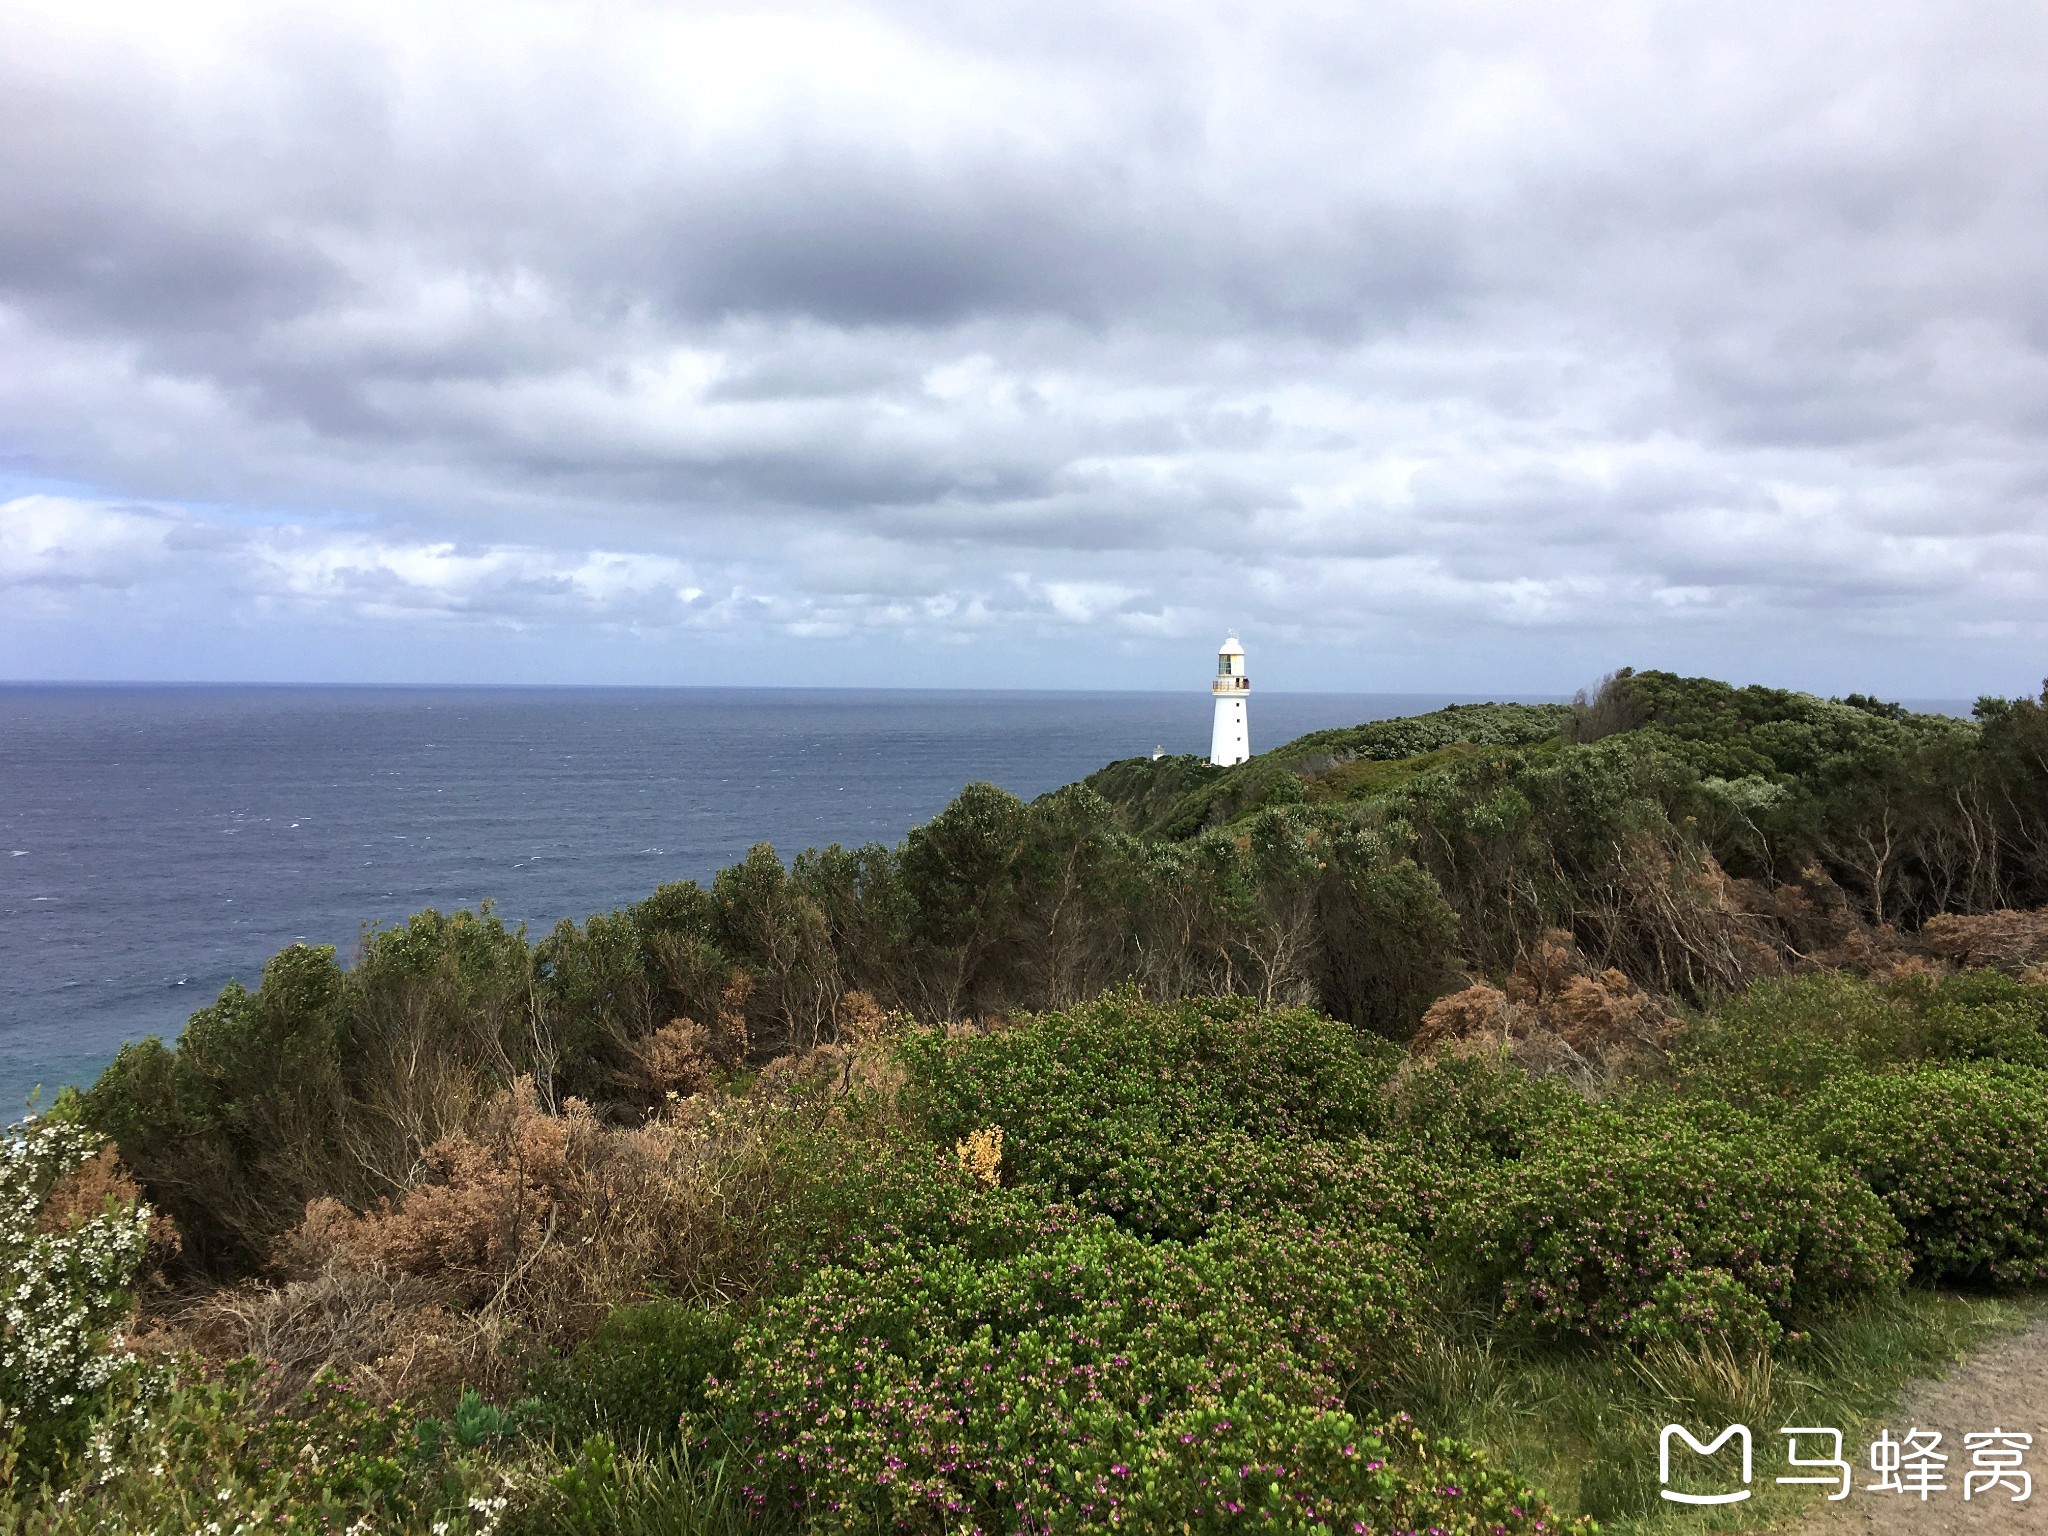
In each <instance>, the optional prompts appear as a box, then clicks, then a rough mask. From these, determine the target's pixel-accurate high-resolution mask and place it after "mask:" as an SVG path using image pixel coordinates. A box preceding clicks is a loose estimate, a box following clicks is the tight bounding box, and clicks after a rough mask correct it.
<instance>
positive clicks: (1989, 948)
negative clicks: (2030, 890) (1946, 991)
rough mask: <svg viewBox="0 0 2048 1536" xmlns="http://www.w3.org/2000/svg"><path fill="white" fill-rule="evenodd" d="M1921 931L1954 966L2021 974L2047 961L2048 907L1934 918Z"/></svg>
mask: <svg viewBox="0 0 2048 1536" xmlns="http://www.w3.org/2000/svg"><path fill="white" fill-rule="evenodd" d="M1921 933H1922V934H1923V936H1924V937H1925V938H1926V940H1927V944H1928V947H1929V948H1930V949H1932V950H1933V951H1934V953H1935V954H1937V955H1939V956H1940V957H1941V958H1942V959H1944V960H1946V961H1948V962H1949V964H1951V965H1954V966H1973V967H1974V966H1981V967H1989V968H1994V969H1997V970H2001V971H2008V972H2013V973H2018V972H2020V971H2024V970H2026V969H2027V968H2028V967H2030V966H2034V965H2039V964H2042V963H2043V962H2048V907H2042V908H2039V909H2038V910H2036V911H2033V912H2019V911H2012V910H2005V911H1999V912H1984V913H1980V914H1978V915H1976V916H1974V917H1963V916H1957V915H1954V914H1944V915H1943V916H1941V917H1931V918H1929V919H1928V920H1927V924H1926V926H1925V927H1924V928H1923V929H1921Z"/></svg>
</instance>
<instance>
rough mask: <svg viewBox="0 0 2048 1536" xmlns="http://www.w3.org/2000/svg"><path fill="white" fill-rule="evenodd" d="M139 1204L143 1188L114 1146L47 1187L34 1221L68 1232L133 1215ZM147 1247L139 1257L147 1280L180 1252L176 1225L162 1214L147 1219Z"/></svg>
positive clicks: (40, 1226)
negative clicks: (110, 1215) (115, 1213)
mask: <svg viewBox="0 0 2048 1536" xmlns="http://www.w3.org/2000/svg"><path fill="white" fill-rule="evenodd" d="M141 1203H142V1186H141V1185H140V1184H138V1183H136V1182H135V1178H134V1176H133V1175H132V1174H130V1173H129V1172H128V1165H127V1164H126V1163H124V1162H122V1161H121V1154H120V1153H119V1152H117V1151H116V1150H115V1149H114V1144H113V1143H112V1142H109V1143H107V1145H106V1146H104V1147H101V1148H100V1149H99V1151H98V1152H96V1153H94V1154H93V1155H92V1156H91V1157H89V1158H87V1159H86V1160H85V1161H84V1162H82V1163H80V1164H79V1165H78V1166H77V1167H76V1168H74V1169H72V1170H71V1171H70V1172H69V1173H67V1174H65V1175H64V1177H63V1178H61V1179H59V1180H58V1181H57V1182H56V1183H55V1184H54V1185H52V1186H51V1188H50V1192H49V1194H48V1195H46V1196H44V1198H43V1206H42V1209H41V1210H40V1211H39V1212H38V1213H37V1215H36V1226H37V1228H38V1229H39V1230H41V1231H44V1232H71V1231H75V1230H76V1229H77V1228H79V1227H82V1226H84V1225H85V1223H87V1222H88V1221H91V1220H93V1219H94V1218H95V1217H98V1216H102V1215H105V1214H106V1213H107V1211H108V1210H110V1209H111V1210H132V1209H133V1208H134V1207H135V1206H137V1205H140V1204H141ZM147 1241H148V1246H147V1247H146V1248H145V1249H144V1251H143V1260H142V1267H143V1271H144V1273H145V1274H155V1273H158V1272H160V1271H161V1270H162V1269H163V1267H164V1266H165V1265H166V1264H168V1263H169V1262H170V1261H171V1260H173V1259H175V1258H176V1257H177V1256H178V1254H179V1252H180V1251H181V1250H182V1249H183V1247H184V1239H183V1238H182V1237H180V1236H179V1234H178V1224H177V1223H176V1222H174V1221H173V1220H171V1218H170V1216H169V1215H168V1214H166V1213H165V1212H163V1211H159V1210H156V1209H154V1208H152V1209H151V1210H150V1213H149V1237H148V1240H147Z"/></svg>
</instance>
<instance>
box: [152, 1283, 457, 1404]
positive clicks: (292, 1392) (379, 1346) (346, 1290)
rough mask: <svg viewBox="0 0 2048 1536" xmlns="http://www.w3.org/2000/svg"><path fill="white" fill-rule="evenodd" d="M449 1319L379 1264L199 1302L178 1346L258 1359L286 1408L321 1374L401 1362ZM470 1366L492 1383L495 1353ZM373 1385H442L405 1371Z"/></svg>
mask: <svg viewBox="0 0 2048 1536" xmlns="http://www.w3.org/2000/svg"><path fill="white" fill-rule="evenodd" d="M449 1316H450V1314H448V1312H447V1311H446V1309H445V1308H444V1307H443V1306H441V1304H440V1303H438V1302H437V1301H436V1300H435V1292H434V1287H433V1286H432V1285H430V1284H429V1283H428V1282H426V1281H424V1280H421V1279H419V1278H418V1277H416V1276H412V1275H403V1274H397V1273H394V1272H393V1271H391V1270H389V1269H386V1268H385V1267H384V1266H382V1265H379V1264H367V1265H364V1264H353V1263H348V1264H345V1263H335V1264H332V1265H330V1266H329V1267H327V1268H325V1269H323V1270H321V1271H319V1272H318V1273H316V1274H312V1275H308V1276H305V1277H302V1278H299V1279H295V1280H290V1281H287V1282H285V1283H284V1284H282V1285H260V1284H257V1283H254V1282H250V1283H248V1284H245V1285H240V1286H234V1287H231V1288H227V1289H223V1290H218V1291H215V1292H213V1293H212V1294H210V1295H208V1296H205V1297H203V1298H201V1299H200V1300H199V1301H198V1302H196V1303H195V1304H193V1305H192V1306H190V1307H189V1308H187V1309H186V1310H185V1311H184V1313H183V1314H182V1315H181V1316H179V1318H178V1319H177V1334H178V1335H179V1337H180V1342H182V1343H184V1344H187V1345H189V1346H191V1347H193V1348H196V1349H197V1350H198V1351H199V1352H200V1353H201V1354H202V1355H205V1356H207V1357H209V1358H212V1359H230V1358H236V1357H239V1356H243V1355H253V1356H254V1357H255V1358H256V1359H258V1360H261V1361H263V1362H264V1363H265V1364H266V1365H267V1366H268V1367H269V1369H270V1382H269V1385H270V1395H271V1398H272V1401H273V1402H274V1403H283V1402H285V1401H288V1400H289V1399H291V1398H292V1397H294V1396H296V1395H297V1394H298V1393H299V1392H301V1391H303V1390H304V1389H305V1387H306V1386H307V1384H308V1383H310V1382H311V1381H312V1380H313V1378H314V1377H316V1376H318V1375H320V1374H321V1373H322V1372H323V1371H333V1372H336V1373H338V1374H340V1375H343V1376H347V1377H350V1378H358V1377H360V1376H361V1375H362V1373H364V1372H365V1371H366V1370H370V1369H371V1368H372V1367H373V1366H374V1365H375V1364H377V1363H379V1362H383V1361H385V1360H388V1359H390V1358H391V1357H393V1356H394V1355H396V1354H398V1353H399V1352H400V1351H401V1350H402V1349H403V1348H404V1347H405V1345H406V1343H407V1342H408V1341H409V1340H412V1339H416V1338H418V1337H419V1336H420V1335H421V1334H422V1332H423V1331H424V1329H425V1328H426V1327H427V1326H428V1325H429V1324H430V1323H431V1322H432V1321H434V1320H437V1319H448V1318H449ZM468 1353H469V1357H470V1359H469V1361H466V1362H465V1363H473V1364H474V1365H475V1366H477V1367H478V1368H480V1369H481V1370H483V1371H484V1372H485V1373H487V1374H489V1373H490V1372H491V1365H492V1362H491V1361H490V1359H489V1358H488V1357H489V1355H490V1353H491V1351H489V1350H488V1349H480V1348H472V1349H471V1350H470V1351H469V1352H468ZM364 1384H365V1385H366V1386H373V1387H376V1388H379V1389H381V1390H382V1392H383V1395H384V1396H385V1397H386V1398H388V1399H396V1398H399V1397H406V1396H420V1395H423V1394H427V1393H430V1392H431V1389H432V1387H433V1386H434V1385H436V1384H435V1383H431V1382H428V1381H426V1380H424V1379H423V1378H422V1377H414V1376H412V1375H410V1374H408V1373H406V1372H404V1371H402V1370H401V1371H396V1372H388V1371H387V1372H376V1373H375V1379H373V1380H366V1381H365V1383H364Z"/></svg>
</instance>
